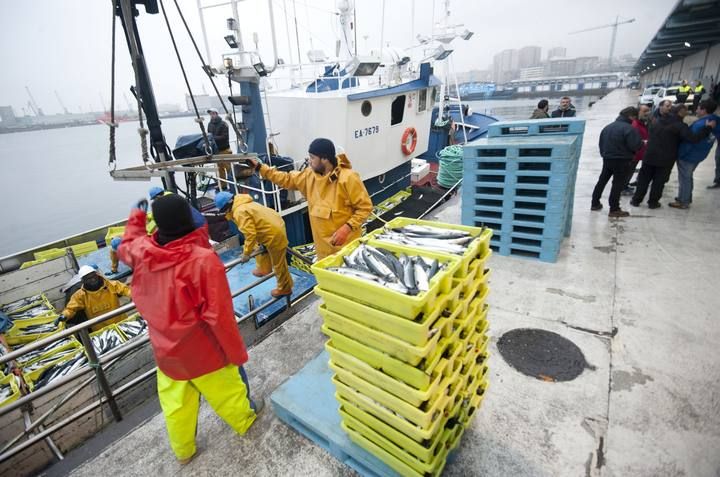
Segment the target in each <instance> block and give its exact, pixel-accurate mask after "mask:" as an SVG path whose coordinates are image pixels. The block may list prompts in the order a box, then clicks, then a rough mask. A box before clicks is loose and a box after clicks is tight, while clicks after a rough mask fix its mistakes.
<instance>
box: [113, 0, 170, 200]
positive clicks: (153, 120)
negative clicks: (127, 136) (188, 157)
mask: <svg viewBox="0 0 720 477" xmlns="http://www.w3.org/2000/svg"><path fill="white" fill-rule="evenodd" d="M137 4H143V5H144V6H145V12H146V13H149V14H157V13H159V10H158V4H157V0H117V3H116V4H115V14H116V15H117V16H118V17H120V22H121V24H122V27H123V30H124V32H125V40H126V41H127V44H128V49H129V50H130V59H131V61H132V65H133V70H134V71H135V92H136V94H137V96H138V100H139V103H140V107H142V110H143V111H144V112H145V117H146V118H147V126H148V130H149V132H150V147H151V148H152V150H153V151H155V154H154V155H153V157H154V158H155V161H156V162H166V161H169V160H171V159H172V155H171V153H170V149H169V148H168V146H167V143H166V142H165V136H164V135H163V132H162V128H161V123H160V117H159V115H158V111H157V103H156V101H155V93H154V92H153V89H152V83H151V82H150V74H149V73H148V69H147V64H146V63H145V56H144V55H143V49H142V43H141V42H140V36H139V35H138V30H137V23H136V22H135V17H136V16H137V15H139V13H140V12H139V11H138V10H137V8H135V5H137ZM162 181H163V186H164V187H165V189H167V190H169V191H171V192H177V185H176V184H175V178H174V177H173V175H172V173H170V172H164V173H163V177H162Z"/></svg>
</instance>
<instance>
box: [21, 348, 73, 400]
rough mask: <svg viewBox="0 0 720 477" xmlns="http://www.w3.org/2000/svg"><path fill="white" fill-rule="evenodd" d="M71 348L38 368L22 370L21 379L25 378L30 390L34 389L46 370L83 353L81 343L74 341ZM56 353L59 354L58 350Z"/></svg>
mask: <svg viewBox="0 0 720 477" xmlns="http://www.w3.org/2000/svg"><path fill="white" fill-rule="evenodd" d="M72 348H73V349H75V352H73V353H66V354H63V355H62V356H60V357H58V358H57V359H55V360H52V361H50V362H48V363H47V364H46V365H45V366H43V367H41V368H39V369H34V370H32V371H27V372H23V379H24V380H25V383H26V384H27V385H28V386H30V390H35V388H36V384H37V382H38V381H40V380H41V379H42V377H43V375H44V374H45V373H46V372H48V371H50V370H52V369H57V367H58V366H62V365H63V364H64V363H67V362H68V361H70V360H72V359H75V358H77V357H78V356H82V355H83V347H82V345H81V344H79V343H75V344H74V345H73V347H72ZM56 354H60V352H59V351H58V352H56ZM50 372H52V371H50Z"/></svg>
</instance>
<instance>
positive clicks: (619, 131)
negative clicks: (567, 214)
mask: <svg viewBox="0 0 720 477" xmlns="http://www.w3.org/2000/svg"><path fill="white" fill-rule="evenodd" d="M637 117H638V110H637V108H634V107H632V106H631V107H628V108H625V109H623V110H622V111H620V115H619V116H618V117H617V119H616V120H615V122H613V123H610V124H608V125H607V126H605V127H604V128H603V130H602V132H601V133H600V155H601V156H602V158H603V168H602V171H601V172H600V177H598V181H597V184H595V189H594V190H593V194H592V205H591V206H590V210H601V209H602V207H603V206H602V204H601V203H600V197H602V193H603V191H604V190H605V186H606V185H607V183H608V181H609V180H610V178H611V177H612V180H613V181H612V187H611V188H610V198H609V201H608V202H609V204H610V212H609V213H608V216H609V217H627V216H628V215H630V214H629V213H628V212H626V211H624V210H622V209H621V208H620V193H621V192H622V190H623V188H624V187H625V183H626V182H627V178H628V174H630V164H631V162H632V160H633V158H634V157H635V153H636V152H637V151H639V150H640V149H641V148H642V146H643V140H642V137H641V136H640V133H638V132H637V129H635V128H634V127H632V122H633V120H635V119H637Z"/></svg>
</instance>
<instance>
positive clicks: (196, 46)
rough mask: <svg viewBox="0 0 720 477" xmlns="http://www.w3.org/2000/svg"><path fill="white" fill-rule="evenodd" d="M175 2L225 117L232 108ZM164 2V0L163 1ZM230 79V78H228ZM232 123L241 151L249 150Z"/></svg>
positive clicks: (231, 122)
mask: <svg viewBox="0 0 720 477" xmlns="http://www.w3.org/2000/svg"><path fill="white" fill-rule="evenodd" d="M174 2H175V8H176V9H177V12H178V15H180V19H181V20H182V22H183V25H185V30H186V31H187V34H188V37H190V41H191V42H192V44H193V47H194V48H195V52H196V53H197V55H198V58H199V59H200V63H202V66H203V68H202V69H203V71H204V72H205V74H207V76H208V79H209V80H210V84H212V87H213V89H214V90H215V95H216V96H217V98H218V99H219V100H220V105H221V106H222V108H223V110H224V111H225V115H226V116H225V117H226V118H227V117H229V116H230V110H228V108H227V106H225V101H224V100H223V98H222V95H221V94H220V90H219V89H218V87H217V85H216V84H215V80H214V79H213V76H214V75H213V72H212V70H211V69H210V66H209V65H208V64H207V63H205V59H204V58H203V56H202V53H200V48H198V45H197V42H196V41H195V37H194V36H193V34H192V32H191V31H190V27H189V26H188V24H187V21H185V15H183V12H182V10H180V5H178V2H177V0H174ZM161 4H162V1H161ZM228 80H229V78H228ZM191 96H192V94H191ZM194 103H195V100H194V99H193V104H194ZM230 124H231V125H232V128H233V131H235V138H236V139H237V143H238V147H239V148H240V151H242V152H247V144H245V140H244V139H243V137H242V134H241V133H240V130H239V129H238V127H237V124H236V122H235V121H230Z"/></svg>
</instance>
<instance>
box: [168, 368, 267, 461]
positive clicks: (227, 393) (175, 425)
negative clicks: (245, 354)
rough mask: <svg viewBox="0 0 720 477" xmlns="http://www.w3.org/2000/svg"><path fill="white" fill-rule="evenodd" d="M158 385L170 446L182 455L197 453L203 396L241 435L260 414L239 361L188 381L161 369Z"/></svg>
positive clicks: (184, 457)
mask: <svg viewBox="0 0 720 477" xmlns="http://www.w3.org/2000/svg"><path fill="white" fill-rule="evenodd" d="M157 387H158V398H159V399H160V407H161V408H162V410H163V414H164V415H165V424H166V425H167V431H168V437H169V438H170V447H172V450H173V452H175V456H177V458H178V459H187V458H189V457H192V456H193V454H195V450H196V448H195V434H196V430H197V419H198V411H199V410H200V396H202V397H204V398H205V400H206V401H207V402H208V404H210V406H211V407H212V408H213V410H214V411H215V412H216V413H217V415H218V416H220V417H221V418H222V419H223V420H224V421H225V422H227V423H228V425H229V426H230V427H232V428H233V429H234V430H235V432H237V433H238V434H240V435H243V434H245V431H247V430H248V428H249V427H250V426H251V425H252V423H253V422H255V418H256V417H257V416H256V415H255V411H253V410H252V408H251V407H250V401H249V400H248V398H247V390H246V388H245V384H244V383H243V382H242V379H241V378H240V373H239V372H238V367H237V366H235V365H228V366H225V367H224V368H221V369H218V370H217V371H213V372H212V373H208V374H205V375H203V376H200V377H198V378H195V379H191V380H188V381H176V380H174V379H172V378H170V377H168V376H167V375H165V374H164V373H163V372H162V371H160V370H159V369H158V370H157Z"/></svg>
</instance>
